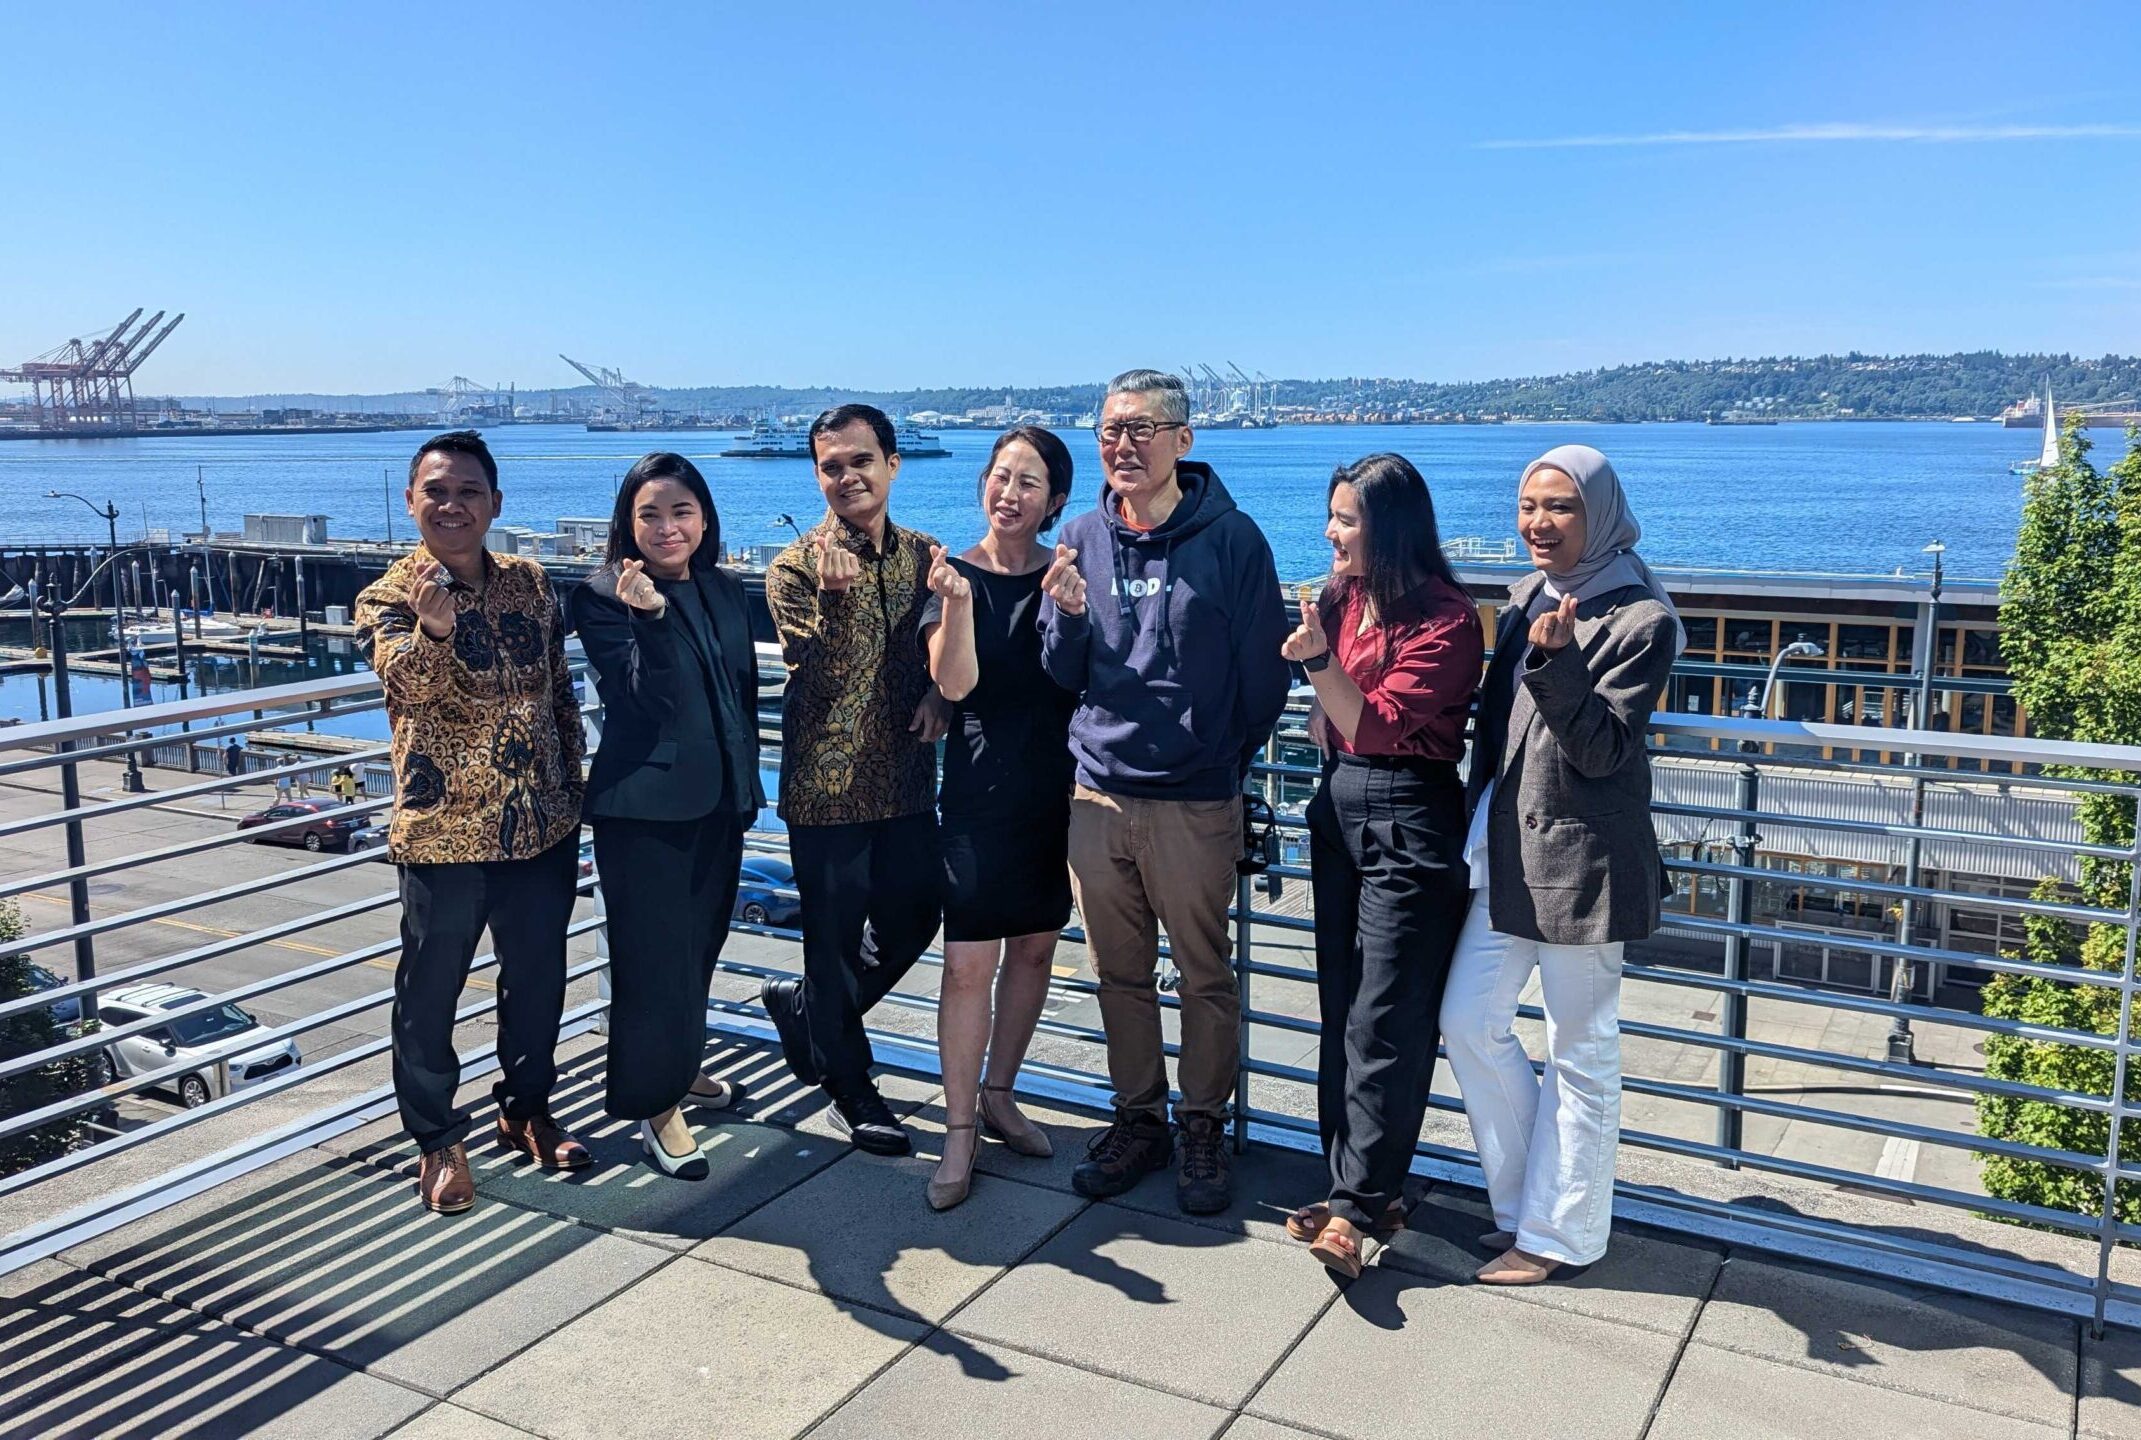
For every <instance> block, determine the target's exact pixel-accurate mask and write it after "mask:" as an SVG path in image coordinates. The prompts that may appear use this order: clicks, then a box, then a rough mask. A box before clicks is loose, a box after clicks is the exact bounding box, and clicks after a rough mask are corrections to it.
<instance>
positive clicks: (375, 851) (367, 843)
mask: <svg viewBox="0 0 2141 1440" xmlns="http://www.w3.org/2000/svg"><path fill="white" fill-rule="evenodd" d="M349 848H350V849H352V850H363V851H368V852H369V853H370V854H371V857H372V858H373V859H374V860H384V859H386V858H387V827H386V823H385V822H384V821H383V820H379V819H378V818H377V817H368V819H367V823H366V824H363V825H360V826H358V827H357V828H356V829H355V830H352V831H350V832H349Z"/></svg>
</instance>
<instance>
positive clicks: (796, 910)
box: [736, 855, 803, 926]
mask: <svg viewBox="0 0 2141 1440" xmlns="http://www.w3.org/2000/svg"><path fill="white" fill-rule="evenodd" d="M782 891H786V892H787V893H786V894H782V893H781V892H782ZM736 918H737V919H738V920H741V921H743V922H744V923H745V924H746V925H783V926H789V925H794V924H796V923H797V922H799V921H800V920H801V919H802V918H803V902H802V901H800V900H798V899H796V897H795V871H794V869H793V868H791V867H790V866H789V864H788V862H787V861H786V860H782V859H779V858H777V857H775V856H772V855H746V856H744V857H743V877H742V880H741V883H739V884H738V885H737V887H736Z"/></svg>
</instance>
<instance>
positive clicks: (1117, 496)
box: [1041, 370, 1287, 1215]
mask: <svg viewBox="0 0 2141 1440" xmlns="http://www.w3.org/2000/svg"><path fill="white" fill-rule="evenodd" d="M1097 433H1098V438H1099V441H1100V464H1101V471H1102V473H1103V475H1104V476H1105V478H1106V480H1107V487H1106V489H1105V490H1104V491H1103V492H1102V495H1101V501H1100V504H1099V505H1098V506H1096V507H1095V508H1094V509H1092V510H1089V511H1087V512H1086V513H1085V514H1083V515H1080V516H1078V517H1077V518H1076V519H1074V520H1072V521H1071V522H1070V523H1069V524H1068V525H1066V526H1064V528H1063V535H1062V538H1061V540H1060V541H1059V542H1058V543H1057V545H1056V551H1055V558H1054V560H1053V561H1052V562H1051V563H1050V565H1049V568H1048V572H1047V573H1046V574H1045V575H1044V576H1043V577H1042V582H1041V588H1042V590H1043V592H1044V593H1045V594H1046V596H1047V600H1046V601H1045V603H1044V604H1043V606H1042V612H1041V613H1042V625H1043V627H1044V629H1043V639H1042V644H1041V660H1042V664H1043V665H1044V666H1046V667H1047V670H1048V673H1049V674H1050V675H1051V676H1053V677H1054V678H1055V681H1056V683H1057V684H1059V685H1061V686H1063V688H1065V689H1066V690H1069V691H1071V692H1072V693H1073V694H1075V695H1077V696H1078V697H1079V698H1078V707H1077V709H1076V711H1075V712H1074V713H1073V714H1072V716H1071V722H1070V747H1071V755H1072V758H1073V761H1074V764H1075V767H1076V776H1077V780H1076V788H1075V790H1074V791H1073V792H1072V795H1071V820H1070V864H1071V875H1072V878H1073V880H1074V882H1075V885H1076V889H1077V897H1078V913H1079V915H1080V916H1082V917H1083V919H1084V921H1085V934H1086V950H1087V952H1088V953H1089V954H1090V955H1091V957H1092V961H1093V969H1094V972H1095V974H1097V975H1098V977H1099V980H1100V1016H1101V1024H1102V1026H1103V1028H1104V1029H1105V1030H1106V1032H1107V1041H1108V1075H1109V1078H1110V1079H1111V1080H1112V1081H1113V1082H1114V1086H1115V1120H1114V1123H1113V1124H1111V1125H1110V1126H1109V1127H1108V1128H1107V1129H1106V1130H1105V1131H1104V1132H1102V1134H1101V1135H1100V1136H1099V1137H1098V1138H1096V1139H1095V1140H1094V1142H1093V1144H1092V1147H1091V1149H1090V1151H1089V1153H1088V1155H1087V1157H1086V1159H1085V1161H1084V1162H1083V1163H1082V1164H1080V1165H1079V1166H1078V1167H1077V1169H1076V1170H1074V1171H1073V1172H1072V1183H1073V1184H1074V1185H1075V1186H1076V1188H1077V1190H1078V1192H1079V1193H1080V1194H1082V1195H1090V1196H1107V1195H1120V1194H1122V1193H1123V1192H1124V1191H1126V1190H1128V1189H1129V1188H1130V1187H1131V1186H1133V1185H1135V1184H1137V1182H1138V1181H1139V1180H1140V1179H1141V1178H1143V1177H1144V1176H1145V1175H1146V1174H1148V1173H1149V1172H1151V1171H1154V1170H1159V1169H1164V1168H1165V1167H1166V1166H1167V1164H1168V1163H1169V1161H1170V1160H1171V1159H1172V1158H1173V1154H1174V1136H1173V1132H1171V1131H1170V1130H1169V1128H1168V1123H1167V1098H1168V1089H1167V1066H1166V1062H1165V1059H1164V1051H1163V1048H1162V1040H1161V1031H1160V997H1159V994H1158V991H1157V989H1156V988H1155V984H1154V978H1155V976H1154V972H1155V970H1156V969H1157V967H1158V963H1159V948H1158V936H1159V927H1160V926H1162V925H1164V926H1166V927H1167V942H1168V947H1169V955H1170V957H1171V958H1172V961H1173V966H1174V969H1175V970H1176V971H1177V972H1179V974H1180V975H1181V981H1180V988H1179V990H1178V991H1177V994H1178V996H1179V998H1180V1001H1181V1026H1182V1045H1181V1055H1182V1058H1181V1064H1180V1066H1179V1071H1180V1079H1181V1092H1182V1098H1181V1101H1180V1102H1179V1103H1178V1104H1177V1105H1176V1106H1175V1120H1176V1123H1177V1125H1178V1127H1179V1128H1180V1131H1181V1138H1182V1158H1181V1165H1180V1167H1179V1170H1178V1173H1177V1175H1176V1177H1175V1200H1176V1203H1177V1204H1178V1205H1180V1207H1181V1208H1182V1209H1183V1210H1184V1211H1186V1212H1188V1213H1190V1214H1193V1215H1203V1214H1212V1213H1216V1212H1217V1211H1220V1210H1224V1209H1225V1208H1226V1207H1227V1204H1228V1202H1229V1198H1230V1195H1231V1181H1230V1178H1229V1173H1228V1157H1227V1148H1226V1117H1227V1112H1228V1106H1229V1101H1230V1100H1231V1098H1232V1096H1233V1093H1234V1078H1235V1072H1236V1070H1237V1069H1238V1067H1239V1062H1240V1059H1241V1045H1240V1022H1241V1001H1240V997H1239V995H1238V993H1237V992H1236V989H1235V984H1234V969H1233V963H1232V951H1233V947H1232V946H1231V944H1230V943H1229V940H1228V931H1227V910H1228V906H1229V905H1230V904H1231V902H1232V901H1233V898H1234V881H1235V874H1236V872H1235V865H1236V863H1237V862H1238V861H1239V860H1240V859H1241V855H1242V784H1243V782H1244V781H1245V780H1246V779H1247V778H1248V774H1249V766H1250V764H1251V763H1252V762H1253V761H1254V760H1255V758H1256V756H1257V754H1258V753H1259V752H1260V751H1261V750H1262V749H1263V747H1264V742H1265V741H1266V740H1268V739H1269V738H1270V736H1271V729H1272V726H1273V725H1275V724H1276V723H1277V722H1278V718H1279V713H1280V712H1281V711H1282V710H1283V709H1284V708H1285V705H1286V689H1287V669H1286V662H1285V661H1284V660H1283V659H1281V658H1280V655H1279V646H1280V644H1281V642H1283V641H1284V640H1285V638H1286V630H1287V626H1286V605H1285V602H1284V601H1283V600H1282V599H1281V598H1280V595H1279V579H1278V572H1277V571H1276V569H1275V568H1274V567H1273V565H1272V560H1271V547H1270V545H1268V544H1267V543H1266V542H1265V540H1264V534H1263V532H1262V531H1261V530H1259V529H1258V528H1257V526H1256V522H1255V521H1253V520H1251V519H1250V518H1249V517H1248V516H1247V515H1246V514H1244V513H1242V511H1241V510H1240V509H1239V508H1237V507H1236V506H1235V504H1234V497H1233V496H1231V495H1229V494H1228V493H1227V488H1226V486H1224V485H1222V484H1221V483H1220V481H1219V477H1218V475H1216V474H1214V473H1213V471H1212V468H1211V467H1210V466H1208V465H1202V464H1198V463H1197V462H1195V461H1192V460H1189V459H1186V458H1185V457H1186V456H1187V455H1188V454H1189V450H1190V446H1191V445H1192V443H1194V440H1195V436H1194V435H1193V434H1192V433H1191V431H1190V427H1189V396H1188V393H1187V392H1186V391H1185V390H1184V388H1183V385H1182V382H1181V380H1179V379H1178V378H1176V377H1175V376H1173V375H1170V374H1167V373H1166V372H1165V371H1160V370H1130V371H1126V372H1125V373H1123V374H1121V375H1118V376H1116V377H1115V378H1114V379H1113V380H1111V381H1109V382H1108V392H1107V396H1106V399H1105V400H1104V401H1103V403H1102V406H1101V412H1100V424H1099V427H1098V432H1097Z"/></svg>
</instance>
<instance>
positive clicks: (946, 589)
mask: <svg viewBox="0 0 2141 1440" xmlns="http://www.w3.org/2000/svg"><path fill="white" fill-rule="evenodd" d="M929 588H930V590H931V591H933V592H934V593H935V594H936V596H937V598H938V599H940V600H942V601H943V602H944V603H945V604H946V605H947V606H950V605H954V604H958V603H962V602H964V601H967V600H971V599H973V598H974V582H973V581H971V580H969V579H967V578H966V577H965V576H964V575H961V574H960V573H959V570H958V567H957V566H955V565H953V564H952V562H951V561H949V560H947V559H945V558H944V547H943V546H942V545H932V546H930V547H929Z"/></svg>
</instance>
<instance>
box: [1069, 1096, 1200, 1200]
mask: <svg viewBox="0 0 2141 1440" xmlns="http://www.w3.org/2000/svg"><path fill="white" fill-rule="evenodd" d="M1174 1151H1175V1146H1174V1135H1173V1132H1171V1131H1170V1130H1169V1129H1168V1128H1167V1122H1166V1121H1165V1120H1162V1119H1161V1118H1160V1117H1159V1116H1157V1115H1147V1114H1144V1113H1142V1112H1139V1111H1131V1110H1117V1111H1116V1112H1115V1123H1114V1124H1112V1125H1110V1126H1109V1127H1108V1128H1107V1129H1105V1130H1103V1131H1101V1132H1100V1133H1099V1134H1098V1135H1096V1136H1094V1137H1093V1143H1092V1144H1090V1145H1088V1146H1086V1147H1085V1159H1083V1160H1081V1161H1079V1162H1078V1167H1077V1168H1076V1169H1074V1170H1072V1171H1071V1189H1073V1190H1075V1191H1077V1192H1078V1193H1079V1194H1080V1195H1086V1196H1090V1197H1091V1198H1093V1199H1095V1200H1105V1199H1107V1198H1108V1197H1109V1196H1110V1195H1120V1194H1122V1193H1123V1192H1124V1191H1125V1190H1128V1189H1129V1188H1130V1187H1131V1186H1133V1185H1135V1184H1137V1182H1138V1181H1140V1180H1142V1179H1144V1178H1145V1177H1146V1176H1147V1175H1149V1174H1151V1173H1152V1172H1153V1171H1155V1170H1164V1169H1166V1168H1167V1162H1168V1160H1169V1159H1171V1158H1172V1157H1173V1155H1174Z"/></svg>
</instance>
